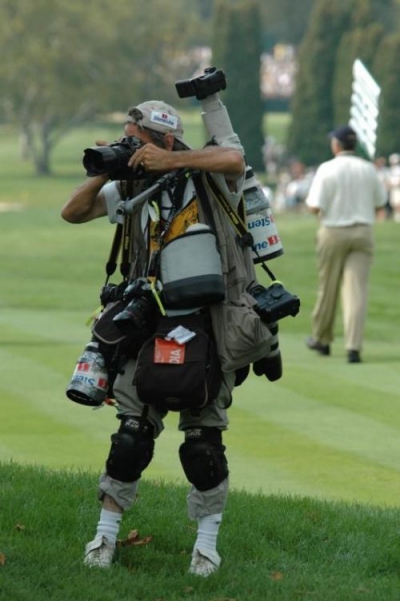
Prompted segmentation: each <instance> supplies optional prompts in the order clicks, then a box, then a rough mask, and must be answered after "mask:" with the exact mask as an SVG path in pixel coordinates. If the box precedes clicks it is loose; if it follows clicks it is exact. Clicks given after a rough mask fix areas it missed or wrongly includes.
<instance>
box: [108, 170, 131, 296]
mask: <svg viewBox="0 0 400 601" xmlns="http://www.w3.org/2000/svg"><path fill="white" fill-rule="evenodd" d="M120 186H121V196H122V199H123V200H126V199H127V198H129V197H130V196H132V194H133V181H131V180H127V181H121V182H120ZM131 235H132V216H131V214H126V215H125V216H124V221H123V223H117V226H116V228H115V232H114V238H113V241H112V244H111V249H110V255H109V258H108V261H107V263H106V266H105V270H106V284H107V283H108V280H109V278H110V277H111V276H112V275H113V273H115V270H116V269H117V261H118V255H119V253H120V250H121V247H122V253H121V263H120V272H121V275H122V277H123V279H124V280H126V279H127V278H128V275H129V268H130V256H129V253H130V246H131Z"/></svg>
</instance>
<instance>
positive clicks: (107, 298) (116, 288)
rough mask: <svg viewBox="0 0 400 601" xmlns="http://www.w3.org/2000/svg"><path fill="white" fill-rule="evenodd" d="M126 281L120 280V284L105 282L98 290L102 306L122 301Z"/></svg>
mask: <svg viewBox="0 0 400 601" xmlns="http://www.w3.org/2000/svg"><path fill="white" fill-rule="evenodd" d="M127 285H128V284H127V282H121V283H120V284H112V283H109V284H106V285H105V286H103V287H102V289H101V290H100V302H101V304H102V306H103V307H105V306H106V305H108V304H109V303H115V302H117V301H122V300H123V298H124V294H125V289H126V287H127Z"/></svg>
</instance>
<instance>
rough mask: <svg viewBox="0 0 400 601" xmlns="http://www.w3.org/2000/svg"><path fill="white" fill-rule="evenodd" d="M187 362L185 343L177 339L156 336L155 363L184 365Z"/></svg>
mask: <svg viewBox="0 0 400 601" xmlns="http://www.w3.org/2000/svg"><path fill="white" fill-rule="evenodd" d="M184 362H185V345H184V344H178V343H177V342H176V341H175V340H164V339H163V338H156V339H155V344H154V363H170V364H175V365H182V363H184Z"/></svg>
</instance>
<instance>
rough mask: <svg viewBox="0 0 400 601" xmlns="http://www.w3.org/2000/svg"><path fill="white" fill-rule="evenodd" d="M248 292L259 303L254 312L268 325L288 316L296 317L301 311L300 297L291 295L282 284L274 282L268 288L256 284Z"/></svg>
mask: <svg viewBox="0 0 400 601" xmlns="http://www.w3.org/2000/svg"><path fill="white" fill-rule="evenodd" d="M248 292H249V293H250V294H251V295H252V296H253V297H254V298H255V300H256V301H257V304H256V305H255V307H254V310H255V311H256V312H257V313H258V314H259V316H260V317H261V319H262V320H263V321H264V322H265V323H267V324H271V323H275V322H277V321H279V320H280V319H283V318H284V317H287V316H288V315H291V316H292V317H294V316H295V315H297V313H298V312H299V310H300V299H299V297H298V296H296V295H294V294H291V292H289V291H288V290H286V288H285V287H284V286H283V285H282V284H281V283H280V282H273V283H272V284H271V286H268V288H265V287H264V286H262V285H261V284H256V285H255V286H251V287H249V289H248Z"/></svg>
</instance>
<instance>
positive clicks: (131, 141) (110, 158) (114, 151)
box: [82, 136, 145, 180]
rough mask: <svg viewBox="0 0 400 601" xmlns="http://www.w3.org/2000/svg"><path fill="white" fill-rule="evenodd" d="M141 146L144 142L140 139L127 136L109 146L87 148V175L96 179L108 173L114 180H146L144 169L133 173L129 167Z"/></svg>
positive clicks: (85, 151) (85, 154) (84, 161)
mask: <svg viewBox="0 0 400 601" xmlns="http://www.w3.org/2000/svg"><path fill="white" fill-rule="evenodd" d="M141 146H143V142H141V141H140V140H139V138H136V136H126V137H125V138H122V140H121V141H120V142H115V143H114V144H110V145H109V146H93V147H91V148H85V150H84V151H83V153H84V154H83V160H82V162H83V166H84V167H85V169H86V175H88V176H90V177H94V176H96V175H104V174H107V173H108V174H109V175H110V178H111V179H114V180H115V179H118V180H130V179H144V177H145V171H144V170H143V169H138V170H136V171H133V170H132V169H131V168H130V167H128V161H129V159H130V158H131V156H132V155H133V154H134V153H135V152H136V150H138V148H140V147H141Z"/></svg>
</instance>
